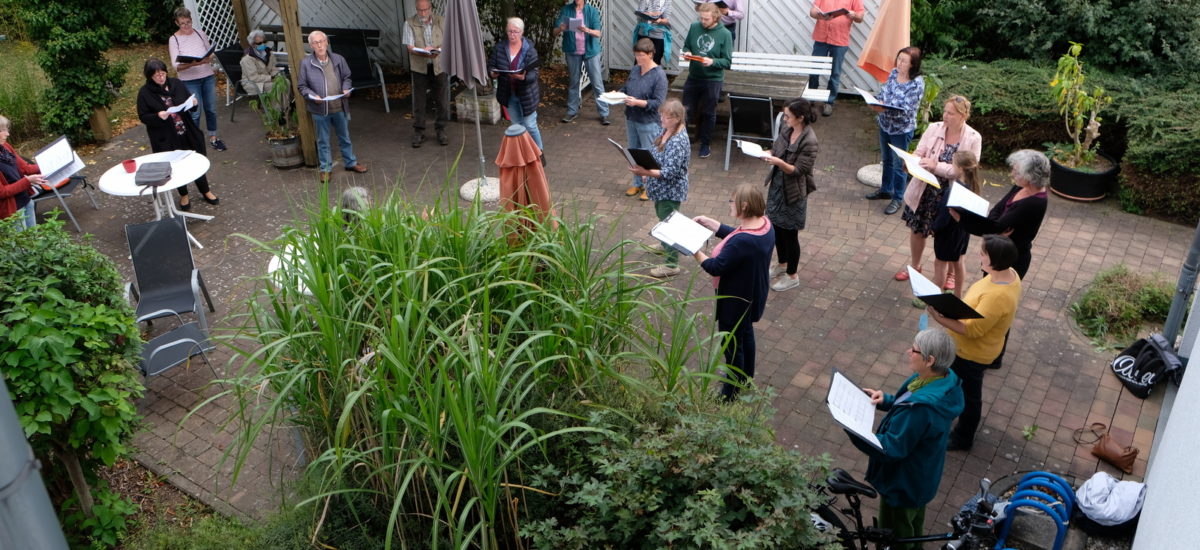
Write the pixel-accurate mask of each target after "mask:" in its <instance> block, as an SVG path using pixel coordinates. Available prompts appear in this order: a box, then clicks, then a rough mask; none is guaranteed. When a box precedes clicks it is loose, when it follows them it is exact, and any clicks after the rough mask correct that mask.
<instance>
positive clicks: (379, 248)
mask: <svg viewBox="0 0 1200 550" xmlns="http://www.w3.org/2000/svg"><path fill="white" fill-rule="evenodd" d="M447 187H449V186H447ZM458 204H459V203H458V200H457V198H449V199H447V198H443V199H441V200H439V201H438V202H437V203H436V204H434V205H432V206H431V207H429V208H428V209H422V210H418V209H416V208H413V207H412V206H411V205H409V204H408V203H407V202H405V201H404V200H402V199H399V198H393V199H391V200H388V201H385V202H383V203H381V204H379V205H378V206H374V207H370V208H366V209H363V210H361V211H358V212H348V213H346V214H347V215H348V220H349V221H346V220H344V219H343V212H341V211H340V210H339V209H336V208H333V207H331V206H330V205H329V204H323V205H320V206H319V208H318V209H317V210H314V211H312V212H311V213H310V214H309V215H308V219H306V220H303V221H302V222H298V223H297V224H296V225H295V226H294V227H291V228H286V229H285V231H284V234H283V236H282V237H281V238H280V239H279V240H278V241H275V242H272V243H258V244H259V245H261V246H262V247H263V248H265V249H267V250H269V251H271V252H273V253H276V254H279V255H281V257H282V258H283V260H284V261H283V268H282V269H281V270H279V271H277V272H276V273H275V274H273V275H268V276H266V277H264V278H263V281H262V285H261V287H260V288H259V289H258V291H257V292H256V293H255V294H254V295H253V296H251V297H250V298H249V299H248V300H247V301H246V312H245V313H244V314H243V315H242V316H241V317H240V322H238V323H237V324H239V325H240V329H239V330H238V331H237V332H236V333H235V334H234V335H233V336H232V337H231V338H229V339H228V340H227V341H228V342H229V343H230V344H231V345H233V346H234V347H235V348H236V349H237V351H238V352H239V354H240V356H241V357H242V358H243V359H244V361H245V365H244V366H245V368H244V370H243V374H242V375H241V376H240V377H239V378H237V379H234V380H228V381H226V384H225V387H226V388H227V390H226V392H227V393H228V394H232V395H233V396H234V397H235V398H236V399H237V401H238V403H239V404H240V406H239V408H238V410H237V412H236V413H235V414H237V415H238V416H240V417H241V418H242V419H243V420H244V421H245V422H246V423H247V425H248V426H249V428H248V429H246V430H245V431H244V438H243V439H242V440H241V441H240V442H239V445H238V446H237V449H236V451H233V452H235V453H236V460H237V462H238V464H237V466H238V468H240V466H241V463H242V461H244V459H245V457H246V455H247V453H248V452H249V450H250V448H251V446H252V445H253V442H254V440H255V439H256V438H258V437H261V436H262V435H264V434H268V433H270V432H269V430H268V428H269V427H271V426H299V427H301V428H302V432H303V434H304V440H305V443H306V447H307V452H308V455H309V456H310V457H311V461H310V463H309V466H308V469H309V473H310V475H314V476H315V477H316V478H317V479H319V480H320V484H321V486H320V488H319V490H318V491H316V494H315V496H312V497H311V498H309V499H307V501H306V502H304V503H302V504H316V505H317V506H316V508H317V509H322V508H325V507H327V506H332V507H338V506H353V504H352V503H353V502H355V500H354V499H349V498H342V497H343V496H344V495H346V494H350V493H354V494H358V495H364V496H366V497H368V500H369V502H370V505H369V506H367V507H365V509H359V510H358V511H357V512H355V513H362V514H364V515H366V516H370V515H372V514H382V516H383V517H384V521H383V523H385V524H386V525H387V528H386V532H385V533H379V535H380V538H381V539H382V544H381V546H384V547H412V546H416V547H434V548H436V547H440V546H443V545H444V546H447V547H453V548H466V547H476V548H502V547H518V546H519V545H520V544H521V543H520V541H519V536H518V534H517V531H518V529H519V526H520V524H521V522H522V521H524V520H525V519H526V518H525V517H524V514H525V513H526V512H525V508H524V507H523V506H521V505H520V504H519V503H521V502H524V501H525V500H526V498H527V495H528V494H530V493H533V492H537V491H540V490H542V489H540V488H538V487H535V486H531V485H530V484H529V481H528V479H527V477H528V476H527V474H526V473H525V470H526V465H527V464H528V463H529V462H530V461H535V462H537V463H544V462H546V461H554V460H559V459H560V458H561V457H556V456H549V454H552V453H553V452H555V451H553V449H555V448H556V447H555V446H554V445H555V441H556V440H557V439H558V438H560V437H562V436H563V435H566V434H571V433H578V432H599V431H602V429H601V428H597V427H594V426H587V425H586V423H585V422H583V421H582V415H583V414H584V411H587V410H594V409H595V408H604V407H607V406H608V404H611V403H648V402H655V401H659V400H661V396H662V395H664V394H665V393H671V394H674V395H679V396H686V397H687V399H688V400H695V401H702V400H704V399H709V398H708V397H706V396H707V395H710V394H711V393H712V392H710V391H708V385H709V384H710V383H711V381H712V379H713V377H714V376H715V375H714V374H713V373H715V371H716V368H717V365H718V361H719V359H720V356H721V349H720V347H719V346H717V345H714V342H717V341H719V340H718V339H717V338H715V337H714V336H713V335H711V334H709V335H705V334H704V333H702V332H700V331H697V327H700V326H702V325H703V326H707V325H704V323H703V321H702V319H703V317H702V316H701V315H699V314H693V313H688V311H687V308H688V305H689V300H687V299H685V298H684V297H681V296H679V295H678V294H677V293H676V292H675V291H673V290H670V289H669V288H668V287H665V286H664V285H661V284H660V283H658V282H657V281H655V280H653V279H650V278H649V277H645V276H641V275H638V274H636V273H635V272H634V270H639V269H640V270H644V268H645V267H646V266H645V265H642V264H641V263H640V262H633V261H631V260H630V259H629V258H628V257H627V255H626V251H627V250H628V249H630V247H631V245H632V244H633V243H630V242H620V243H617V244H615V245H611V246H608V245H603V244H601V243H600V242H599V240H598V235H599V234H598V233H597V231H595V228H594V227H593V226H592V224H591V223H589V222H564V223H560V224H558V226H557V228H554V227H551V224H549V222H547V223H546V224H544V225H543V224H540V223H539V222H537V221H535V220H536V218H533V217H526V216H525V215H524V214H514V213H506V212H491V211H484V210H482V209H480V208H478V207H467V208H460V207H459V206H458ZM520 224H524V227H528V228H529V229H528V230H525V231H524V232H522V233H521V237H519V238H509V230H511V229H512V228H513V227H514V226H517V225H520ZM705 309H707V308H705ZM652 356H653V357H652ZM218 398H220V396H218V397H215V398H214V399H218ZM331 503H332V504H331ZM317 530H318V531H319V530H320V528H319V526H318V528H317ZM313 540H321V537H320V534H319V533H314V535H313ZM418 541H419V542H418Z"/></svg>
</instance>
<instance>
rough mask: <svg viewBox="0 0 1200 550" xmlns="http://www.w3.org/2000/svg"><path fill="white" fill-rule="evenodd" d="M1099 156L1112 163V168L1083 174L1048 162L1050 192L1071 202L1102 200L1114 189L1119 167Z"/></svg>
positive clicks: (1110, 160)
mask: <svg viewBox="0 0 1200 550" xmlns="http://www.w3.org/2000/svg"><path fill="white" fill-rule="evenodd" d="M1100 156H1102V157H1104V158H1106V159H1108V160H1109V162H1111V163H1112V168H1110V169H1108V170H1105V171H1104V172H1084V171H1082V170H1076V169H1074V168H1067V167H1066V166H1063V165H1061V164H1059V163H1057V162H1054V160H1053V159H1051V160H1050V190H1051V191H1054V193H1055V194H1057V195H1059V196H1061V197H1065V198H1068V199H1071V200H1077V201H1096V200H1100V199H1103V198H1104V196H1105V195H1107V194H1108V192H1109V190H1112V189H1116V186H1117V172H1120V171H1121V167H1120V165H1118V164H1117V161H1116V160H1113V158H1112V157H1110V156H1108V155H1106V154H1104V153H1100Z"/></svg>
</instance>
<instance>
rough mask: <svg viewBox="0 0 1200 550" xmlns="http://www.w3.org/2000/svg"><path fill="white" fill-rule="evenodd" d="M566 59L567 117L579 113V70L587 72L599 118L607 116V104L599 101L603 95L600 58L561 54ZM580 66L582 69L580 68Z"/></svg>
mask: <svg viewBox="0 0 1200 550" xmlns="http://www.w3.org/2000/svg"><path fill="white" fill-rule="evenodd" d="M563 55H565V56H566V57H567V116H571V115H574V114H577V113H578V112H579V102H580V101H581V100H582V99H581V98H582V94H581V93H580V90H579V70H580V69H581V68H583V69H586V70H587V74H588V80H591V81H592V96H593V97H592V99H594V100H596V111H597V112H599V113H600V116H602V117H606V116H608V104H607V103H605V102H603V101H600V94H602V93H604V75H603V74H601V73H600V56H599V55H593V56H592V57H591V58H589V59H584V58H583V56H582V55H576V54H573V53H568V54H563ZM581 66H582V67H581Z"/></svg>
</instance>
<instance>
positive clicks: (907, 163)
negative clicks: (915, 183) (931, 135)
mask: <svg viewBox="0 0 1200 550" xmlns="http://www.w3.org/2000/svg"><path fill="white" fill-rule="evenodd" d="M888 147H891V148H892V150H893V151H895V152H896V156H898V157H900V159H901V160H903V161H904V169H905V170H908V173H909V174H912V176H913V177H914V178H917V179H919V180H921V181H923V182H925V183H928V184H929V185H932V186H934V187H935V188H938V189H941V188H942V184H940V183H938V180H937V176H935V175H933V172H930V171H929V170H926V169H925V168H923V167H921V159H920V157H918V156H916V155H914V154H912V153H909V152H908V151H905V150H904V149H900V148H899V147H896V146H895V145H892V144H890V143H889V144H888Z"/></svg>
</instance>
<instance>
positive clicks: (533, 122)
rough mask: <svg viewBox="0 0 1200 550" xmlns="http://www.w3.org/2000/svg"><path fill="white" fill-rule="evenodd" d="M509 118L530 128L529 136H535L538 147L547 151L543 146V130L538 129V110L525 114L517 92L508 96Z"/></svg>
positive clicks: (527, 128)
mask: <svg viewBox="0 0 1200 550" xmlns="http://www.w3.org/2000/svg"><path fill="white" fill-rule="evenodd" d="M508 118H510V119H512V123H513V124H520V125H521V126H524V127H525V129H526V130H529V137H531V138H533V142H534V143H536V144H537V146H538V149H541V150H542V152H545V151H546V148H545V147H542V132H541V131H540V130H538V125H537V110H536V109H535V110H534V111H533V112H532V113H529V114H525V112H524V111H522V110H521V100H520V98H518V97H517V94H512V95H510V96H508Z"/></svg>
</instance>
